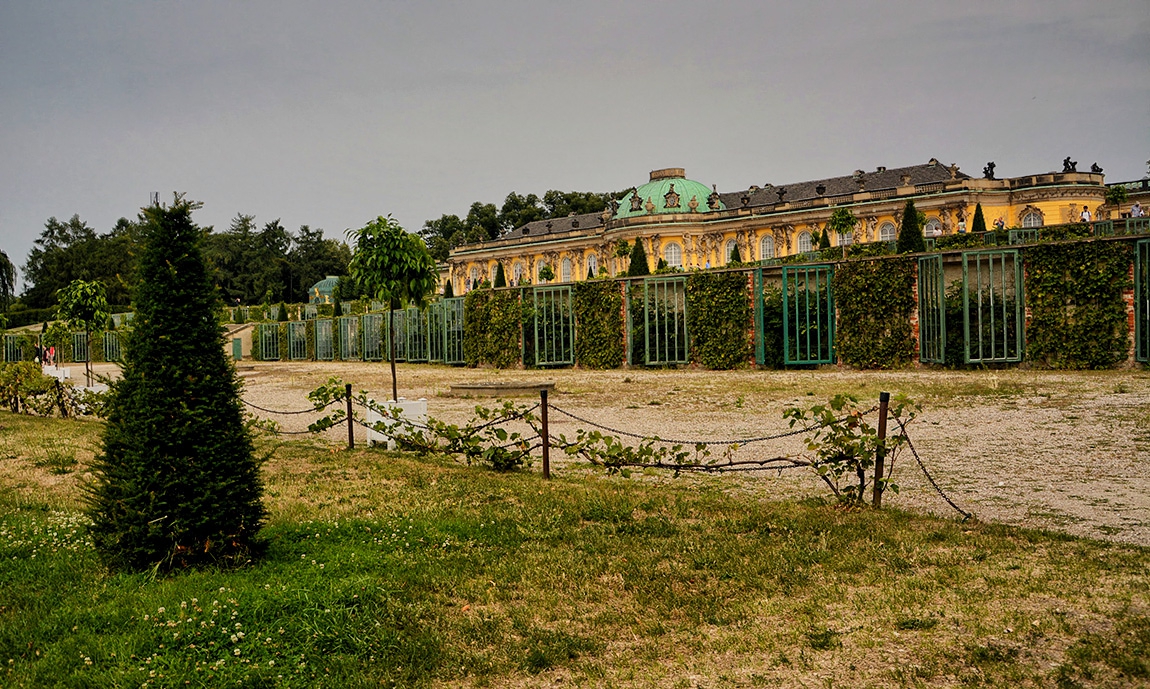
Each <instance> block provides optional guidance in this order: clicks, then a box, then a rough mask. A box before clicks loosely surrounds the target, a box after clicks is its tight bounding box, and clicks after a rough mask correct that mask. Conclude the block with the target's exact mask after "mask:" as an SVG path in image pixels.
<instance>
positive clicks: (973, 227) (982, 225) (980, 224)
mask: <svg viewBox="0 0 1150 689" xmlns="http://www.w3.org/2000/svg"><path fill="white" fill-rule="evenodd" d="M970 231H971V232H986V218H985V217H984V216H983V215H982V204H981V203H979V204H976V205H975V206H974V222H972V223H971V224H970Z"/></svg>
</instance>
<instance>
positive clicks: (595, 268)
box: [587, 254, 599, 277]
mask: <svg viewBox="0 0 1150 689" xmlns="http://www.w3.org/2000/svg"><path fill="white" fill-rule="evenodd" d="M587 273H588V274H589V275H591V276H592V277H594V276H596V275H598V274H599V259H598V258H597V257H596V256H595V254H587Z"/></svg>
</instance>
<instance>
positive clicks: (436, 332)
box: [427, 301, 447, 364]
mask: <svg viewBox="0 0 1150 689" xmlns="http://www.w3.org/2000/svg"><path fill="white" fill-rule="evenodd" d="M443 308H444V307H443V302H442V301H433V302H431V303H430V304H428V305H427V361H428V363H432V364H438V363H442V362H443V357H444V350H445V349H446V348H447V336H446V333H445V332H444V321H443Z"/></svg>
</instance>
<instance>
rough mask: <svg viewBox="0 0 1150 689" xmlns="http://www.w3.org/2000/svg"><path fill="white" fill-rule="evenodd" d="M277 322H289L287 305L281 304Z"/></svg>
mask: <svg viewBox="0 0 1150 689" xmlns="http://www.w3.org/2000/svg"><path fill="white" fill-rule="evenodd" d="M276 320H277V321H279V322H280V323H283V322H285V321H287V320H288V310H287V304H285V303H283V302H282V301H281V302H280V305H279V313H278V314H277V315H276Z"/></svg>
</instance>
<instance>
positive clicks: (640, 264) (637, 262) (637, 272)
mask: <svg viewBox="0 0 1150 689" xmlns="http://www.w3.org/2000/svg"><path fill="white" fill-rule="evenodd" d="M650 274H651V266H650V265H648V264H647V251H646V250H645V249H644V248H643V240H642V239H639V238H636V239H635V245H634V246H633V247H631V265H629V266H628V267H627V277H641V276H643V275H650Z"/></svg>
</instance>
